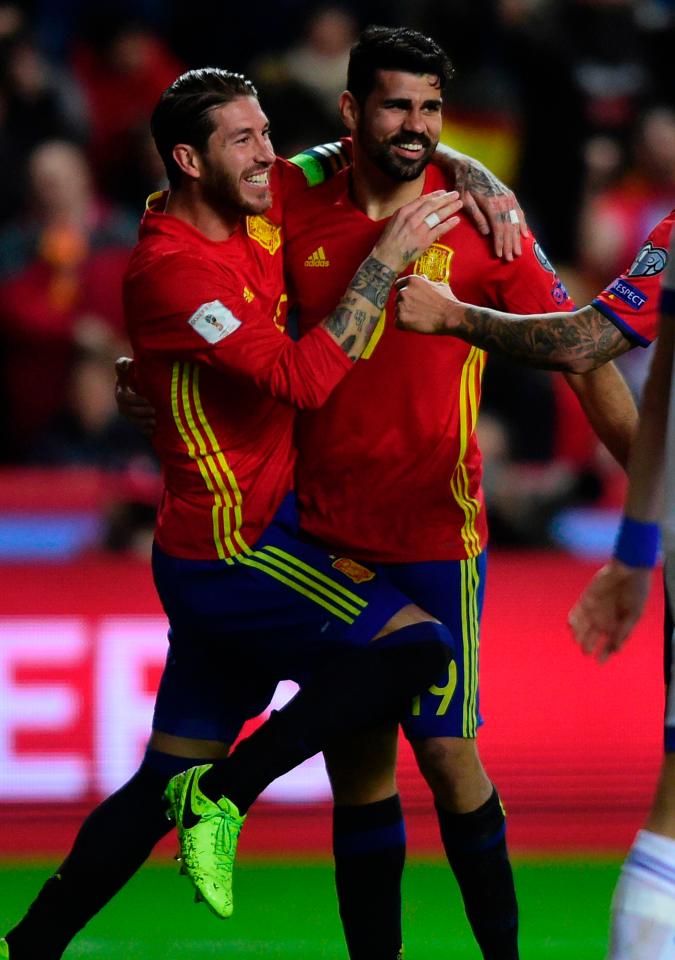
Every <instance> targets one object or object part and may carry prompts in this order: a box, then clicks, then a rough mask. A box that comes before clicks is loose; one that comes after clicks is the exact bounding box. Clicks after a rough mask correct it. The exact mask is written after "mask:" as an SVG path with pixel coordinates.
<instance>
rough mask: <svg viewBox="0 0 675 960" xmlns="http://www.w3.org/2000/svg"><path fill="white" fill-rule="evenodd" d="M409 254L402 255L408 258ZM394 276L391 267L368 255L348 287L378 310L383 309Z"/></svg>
mask: <svg viewBox="0 0 675 960" xmlns="http://www.w3.org/2000/svg"><path fill="white" fill-rule="evenodd" d="M410 255H411V254H410V253H409V252H408V251H406V252H405V253H404V254H403V257H404V259H408V258H409V257H410ZM396 276H397V275H396V273H395V272H394V270H392V269H391V267H387V266H385V264H384V263H381V262H380V261H379V260H377V259H376V258H375V257H368V258H367V259H366V260H364V261H363V263H362V264H361V266H360V267H359V269H358V271H357V273H356V275H355V277H354V279H353V280H352V282H351V283H350V285H349V289H350V290H353V291H354V293H357V294H358V295H359V296H361V297H363V298H364V299H365V300H368V301H369V302H370V303H372V304H373V306H374V307H377V308H378V310H384V307H385V305H386V303H387V298H388V297H389V293H390V291H391V288H392V285H393V283H394V280H395V279H396Z"/></svg>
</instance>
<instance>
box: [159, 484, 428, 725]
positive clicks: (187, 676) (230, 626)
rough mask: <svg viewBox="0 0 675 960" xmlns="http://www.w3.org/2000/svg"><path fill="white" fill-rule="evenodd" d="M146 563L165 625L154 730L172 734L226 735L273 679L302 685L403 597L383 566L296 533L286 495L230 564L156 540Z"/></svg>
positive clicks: (257, 704) (366, 634)
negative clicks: (183, 555) (185, 555)
mask: <svg viewBox="0 0 675 960" xmlns="http://www.w3.org/2000/svg"><path fill="white" fill-rule="evenodd" d="M152 563H153V574H154V578H155V584H156V587H157V591H158V593H159V596H160V599H161V601H162V605H163V606H164V610H165V611H166V614H167V616H168V618H169V625H170V631H169V643H170V647H169V653H168V656H167V661H166V666H165V669H164V674H163V676H162V680H161V683H160V688H159V691H158V694H157V701H156V704H155V715H154V720H153V728H154V729H155V730H160V731H163V732H164V733H170V734H173V735H175V736H181V737H191V738H195V739H204V740H220V741H222V742H224V743H232V742H233V741H234V740H235V739H236V737H237V735H238V734H239V731H240V729H241V727H242V725H243V724H244V722H245V721H246V720H247V719H249V718H251V717H254V716H257V715H258V714H259V713H261V712H262V710H263V709H264V708H265V707H266V706H267V704H268V703H269V701H270V700H271V698H272V695H273V693H274V689H275V687H276V685H277V683H278V681H279V680H282V679H290V680H295V681H297V682H298V683H300V684H301V683H302V682H303V680H306V678H307V677H308V676H311V674H312V672H313V671H314V670H315V669H316V668H317V667H319V666H320V665H322V664H324V663H326V662H327V661H328V660H330V659H332V658H334V657H335V656H337V655H338V654H339V652H340V651H341V650H344V649H345V648H346V647H358V646H364V645H365V644H367V643H368V642H369V641H370V640H371V639H372V638H373V637H374V636H376V635H377V634H378V633H379V632H380V630H381V629H382V627H383V626H384V625H385V624H386V623H387V622H388V620H390V619H391V617H392V616H393V615H394V614H395V613H396V612H397V611H398V610H400V609H401V608H402V607H404V606H406V605H408V604H409V603H410V600H409V599H408V598H407V597H406V596H405V595H404V594H403V593H402V592H400V591H399V590H398V589H397V587H395V586H393V585H392V583H391V582H390V581H389V579H388V578H387V577H386V576H385V575H384V574H383V573H381V572H379V571H377V570H374V569H372V568H367V567H365V566H363V565H361V564H359V563H356V562H354V561H351V560H348V559H347V558H344V557H338V556H331V555H330V554H329V553H328V552H327V550H324V549H321V548H319V547H317V546H316V545H314V544H308V543H305V542H303V541H302V540H300V539H299V538H298V536H297V526H296V520H295V514H294V509H293V507H292V504H291V503H290V502H289V501H286V502H285V503H284V505H282V508H280V510H279V512H278V513H277V516H276V518H275V520H274V522H273V523H272V524H271V525H270V526H269V527H268V528H267V530H266V531H265V533H264V535H263V536H262V537H261V539H260V540H259V541H258V543H257V544H256V547H255V549H254V550H252V551H251V552H249V553H246V554H242V555H241V556H239V557H236V558H235V560H234V563H228V562H226V561H223V560H185V559H179V558H176V557H170V556H168V555H167V554H166V553H164V552H163V551H162V550H160V549H159V548H158V547H157V546H156V545H155V547H154V550H153V561H152Z"/></svg>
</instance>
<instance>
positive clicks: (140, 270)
mask: <svg viewBox="0 0 675 960" xmlns="http://www.w3.org/2000/svg"><path fill="white" fill-rule="evenodd" d="M276 179H277V178H276V176H275V180H276ZM277 186H278V185H277ZM163 203H164V198H163V197H162V196H159V197H158V198H154V202H153V203H151V205H150V206H149V209H148V210H147V211H146V214H145V216H144V218H143V221H142V223H141V230H140V240H139V243H138V245H137V246H136V248H135V250H134V252H133V254H132V257H131V262H130V264H129V268H128V270H127V273H126V277H125V283H124V306H125V315H126V322H127V328H128V332H129V337H130V339H131V343H132V345H133V348H134V356H135V358H136V362H137V374H138V383H139V388H140V390H141V392H142V393H143V394H144V395H145V396H147V397H148V399H149V400H150V402H151V403H152V405H153V406H154V407H155V409H156V411H157V432H156V437H155V446H156V449H157V452H158V454H159V456H160V459H161V461H162V466H163V472H164V483H165V490H164V494H163V497H162V501H161V504H160V508H159V517H158V522H157V530H156V539H157V542H158V544H159V546H160V547H161V548H162V549H163V550H164V551H166V552H167V553H169V554H171V555H173V556H178V557H186V558H191V559H200V558H201V559H211V558H213V559H215V558H220V559H225V560H227V559H228V558H230V557H232V556H234V555H236V554H238V553H241V552H243V551H246V550H247V549H249V548H250V547H252V546H253V545H254V544H255V542H256V540H257V539H258V537H259V536H260V534H261V533H262V531H263V530H264V529H265V527H266V526H267V525H268V523H269V522H270V520H271V518H272V516H273V514H274V513H275V511H276V510H277V508H278V506H279V504H280V503H281V501H282V499H283V497H284V496H285V495H286V493H287V492H288V490H289V489H290V488H291V486H292V475H293V467H294V462H295V453H294V447H293V425H294V409H293V408H294V407H312V406H316V405H317V404H319V403H322V402H323V400H324V399H325V397H326V396H327V394H328V393H329V392H330V390H331V389H332V388H333V387H334V386H335V384H336V383H337V382H338V381H339V380H340V379H341V378H342V377H343V376H344V375H345V374H346V372H347V371H348V370H351V369H352V367H353V364H352V362H351V361H350V360H349V359H348V357H347V356H346V355H345V354H344V353H343V351H342V350H341V349H340V348H339V347H338V346H337V344H336V343H335V341H334V340H333V339H332V338H331V337H330V336H329V335H328V334H327V333H326V332H325V330H323V328H316V329H315V330H313V331H312V332H311V333H310V334H309V335H308V336H306V337H304V338H302V340H300V341H299V342H298V343H294V342H293V341H292V340H291V339H290V338H289V337H287V336H286V335H285V333H284V332H283V330H284V326H285V322H286V296H285V293H284V286H283V271H282V253H281V228H280V226H279V224H278V222H277V218H276V217H275V211H274V210H272V211H270V213H269V214H268V215H266V216H258V217H247V218H245V220H244V221H243V222H242V225H241V226H240V227H239V228H238V229H237V230H236V231H235V233H234V234H233V235H232V236H231V237H230V238H229V239H227V240H225V241H223V242H214V241H212V240H209V239H208V238H207V237H205V236H204V235H203V234H202V233H200V232H199V231H198V230H196V229H194V228H193V227H192V226H190V225H189V224H187V223H185V222H184V221H182V220H179V219H177V218H175V217H172V216H169V215H168V214H166V213H163V212H161V210H162V209H163Z"/></svg>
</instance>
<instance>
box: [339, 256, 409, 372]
mask: <svg viewBox="0 0 675 960" xmlns="http://www.w3.org/2000/svg"><path fill="white" fill-rule="evenodd" d="M396 276H397V274H396V273H395V272H394V270H392V269H391V267H388V266H386V265H385V264H384V263H381V262H380V261H379V260H377V259H376V258H375V257H372V256H371V257H368V258H367V259H366V260H364V261H363V263H362V264H361V266H360V267H359V269H358V270H357V272H356V274H355V276H354V279H353V280H352V282H351V283H350V285H349V288H348V289H347V292H346V293H345V295H344V297H343V298H342V300H341V301H340V303H339V304H338V305H337V307H336V308H335V310H334V311H333V313H331V314H330V316H328V317H327V318H326V319H325V320H324V326H325V327H326V329H327V330H328V332H329V333H330V334H332V336H333V337H335V339H336V340H337V341H338V343H339V344H340V347H341V348H342V350H344V352H345V353H346V354H347V356H348V357H351V359H352V360H357V359H358V358H359V357H360V356H361V353H362V351H363V349H364V347H365V346H366V344H367V343H368V340H369V339H370V336H371V334H372V332H373V330H374V329H375V324H376V323H377V321H378V319H379V317H380V313H381V312H382V310H384V307H385V306H386V303H387V298H388V297H389V293H390V291H391V288H392V285H393V283H394V280H395V279H396ZM364 301H365V302H364Z"/></svg>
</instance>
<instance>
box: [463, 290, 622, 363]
mask: <svg viewBox="0 0 675 960" xmlns="http://www.w3.org/2000/svg"><path fill="white" fill-rule="evenodd" d="M453 332H454V333H456V334H457V335H458V336H460V337H461V338H462V339H463V340H467V341H468V342H469V343H473V344H475V345H476V346H479V347H483V349H485V350H495V351H497V352H498V353H503V354H505V355H506V356H509V357H514V358H515V359H516V360H523V361H524V362H525V363H529V364H530V365H531V366H536V367H545V368H548V369H551V370H568V371H572V372H576V373H583V372H585V371H587V370H592V369H594V368H595V367H599V366H602V364H603V363H607V361H608V360H613V359H614V358H616V357H618V356H621V354H622V353H625V352H626V351H627V350H630V349H631V347H632V344H631V342H630V340H628V338H627V337H625V336H624V335H623V333H622V332H621V331H620V330H619V328H618V327H617V326H615V324H613V323H612V322H611V320H608V319H607V317H605V316H604V314H602V313H600V311H599V310H596V309H595V307H592V306H588V307H583V308H582V309H581V310H576V311H575V312H574V313H560V314H541V315H532V316H522V317H521V316H518V315H516V314H503V313H498V312H496V311H494V310H488V309H485V308H482V307H466V308H465V310H464V311H463V316H462V319H461V321H460V323H459V326H458V327H457V328H456V329H455V330H454V331H453Z"/></svg>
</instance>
